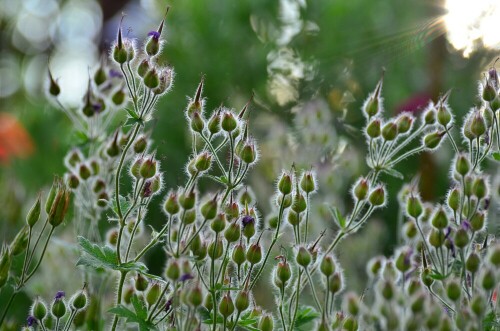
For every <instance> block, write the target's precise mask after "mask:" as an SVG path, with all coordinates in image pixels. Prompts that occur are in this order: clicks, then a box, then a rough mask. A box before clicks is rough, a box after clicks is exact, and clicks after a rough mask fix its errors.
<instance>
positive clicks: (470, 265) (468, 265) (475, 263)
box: [465, 252, 481, 273]
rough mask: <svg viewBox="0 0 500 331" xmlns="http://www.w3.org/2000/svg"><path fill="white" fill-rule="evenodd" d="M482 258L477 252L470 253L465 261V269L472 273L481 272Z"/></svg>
mask: <svg viewBox="0 0 500 331" xmlns="http://www.w3.org/2000/svg"><path fill="white" fill-rule="evenodd" d="M480 264H481V258H480V257H479V255H477V254H476V253H475V252H472V253H470V255H469V257H468V258H467V260H466V261H465V269H466V270H467V271H469V272H471V273H476V272H477V271H478V270H479V266H480Z"/></svg>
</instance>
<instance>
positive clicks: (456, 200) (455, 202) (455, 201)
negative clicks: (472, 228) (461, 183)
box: [447, 187, 460, 212]
mask: <svg viewBox="0 0 500 331" xmlns="http://www.w3.org/2000/svg"><path fill="white" fill-rule="evenodd" d="M447 202H448V207H450V209H451V210H453V211H454V212H457V210H458V208H460V190H459V189H458V187H455V188H454V189H452V190H451V191H450V192H449V193H448V200H447Z"/></svg>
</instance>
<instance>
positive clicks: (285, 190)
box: [278, 172, 292, 195]
mask: <svg viewBox="0 0 500 331" xmlns="http://www.w3.org/2000/svg"><path fill="white" fill-rule="evenodd" d="M278 190H279V191H280V192H281V194H283V195H288V194H290V193H291V192H292V177H291V175H290V174H288V173H286V172H284V173H283V174H282V175H281V178H280V180H279V182H278Z"/></svg>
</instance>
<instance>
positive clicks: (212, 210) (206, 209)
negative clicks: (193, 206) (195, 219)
mask: <svg viewBox="0 0 500 331" xmlns="http://www.w3.org/2000/svg"><path fill="white" fill-rule="evenodd" d="M201 215H202V216H203V217H204V218H205V219H207V220H211V219H213V218H214V217H215V216H216V215H217V195H216V196H215V197H214V198H213V199H210V200H208V201H207V202H205V203H204V204H203V205H202V206H201Z"/></svg>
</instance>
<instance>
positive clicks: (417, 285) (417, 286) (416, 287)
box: [407, 278, 422, 295]
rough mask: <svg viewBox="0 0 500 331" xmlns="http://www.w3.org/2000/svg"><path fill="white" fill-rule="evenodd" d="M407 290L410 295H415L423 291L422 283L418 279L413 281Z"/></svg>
mask: <svg viewBox="0 0 500 331" xmlns="http://www.w3.org/2000/svg"><path fill="white" fill-rule="evenodd" d="M407 290H408V294H409V295H414V294H416V293H418V292H420V290H422V282H421V281H420V280H419V279H418V278H413V279H411V280H410V283H409V284H408V287H407Z"/></svg>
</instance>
